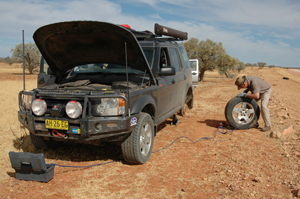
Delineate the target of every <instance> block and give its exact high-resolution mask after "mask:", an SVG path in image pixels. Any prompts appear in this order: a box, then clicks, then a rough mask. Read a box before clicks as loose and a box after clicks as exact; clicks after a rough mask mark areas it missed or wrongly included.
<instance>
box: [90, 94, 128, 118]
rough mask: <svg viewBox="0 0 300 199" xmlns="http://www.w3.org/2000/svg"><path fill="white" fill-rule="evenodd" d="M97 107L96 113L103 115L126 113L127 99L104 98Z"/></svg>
mask: <svg viewBox="0 0 300 199" xmlns="http://www.w3.org/2000/svg"><path fill="white" fill-rule="evenodd" d="M95 109H96V114H99V115H101V116H109V115H123V114H124V113H125V100H124V99H123V98H102V99H101V100H100V103H99V104H97V105H96V106H95Z"/></svg>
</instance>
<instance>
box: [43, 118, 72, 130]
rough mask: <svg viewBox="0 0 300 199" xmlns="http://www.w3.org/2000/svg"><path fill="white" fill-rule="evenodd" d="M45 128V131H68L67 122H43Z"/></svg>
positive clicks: (47, 120)
mask: <svg viewBox="0 0 300 199" xmlns="http://www.w3.org/2000/svg"><path fill="white" fill-rule="evenodd" d="M45 126H46V128H47V129H61V130H68V129H69V122H68V121H65V120H49V119H46V120H45Z"/></svg>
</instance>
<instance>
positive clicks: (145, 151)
mask: <svg viewBox="0 0 300 199" xmlns="http://www.w3.org/2000/svg"><path fill="white" fill-rule="evenodd" d="M153 141H154V127H153V121H152V118H151V117H150V115H149V114H147V113H141V116H140V118H139V121H138V123H137V125H136V128H135V130H134V131H133V132H132V133H131V134H130V136H129V137H128V138H126V140H124V141H123V143H122V144H121V149H122V155H123V158H124V159H125V161H126V162H128V163H131V164H144V163H145V162H147V161H148V160H149V158H150V156H151V153H152V148H153Z"/></svg>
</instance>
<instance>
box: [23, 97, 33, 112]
mask: <svg viewBox="0 0 300 199" xmlns="http://www.w3.org/2000/svg"><path fill="white" fill-rule="evenodd" d="M31 101H32V95H22V96H21V108H22V110H23V111H25V110H30V108H31Z"/></svg>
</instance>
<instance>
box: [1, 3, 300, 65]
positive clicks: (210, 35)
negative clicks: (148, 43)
mask: <svg viewBox="0 0 300 199" xmlns="http://www.w3.org/2000/svg"><path fill="white" fill-rule="evenodd" d="M74 20H92V21H104V22H110V23H115V24H129V25H130V26H131V28H133V29H135V30H150V31H152V32H154V24H155V23H158V24H161V25H164V26H167V27H170V28H173V29H177V30H181V31H184V32H187V33H188V38H189V39H190V38H192V37H194V38H197V39H198V40H199V41H202V40H206V39H210V40H212V41H214V42H218V43H219V42H222V44H223V47H224V49H225V50H226V51H227V53H228V54H229V55H230V56H232V57H234V58H238V59H239V60H240V61H241V62H244V63H245V64H246V63H251V64H253V63H257V62H265V63H266V64H267V65H275V66H282V67H298V68H300V1H299V0H184V1H183V0H114V1H113V0H0V27H1V28H0V57H7V56H10V57H11V56H12V52H11V49H12V48H13V47H15V46H16V45H17V44H20V43H22V31H23V30H24V38H25V43H28V42H34V41H33V39H32V35H33V33H34V31H35V30H36V29H38V28H39V27H41V26H44V25H47V24H51V23H56V22H62V21H74Z"/></svg>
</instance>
